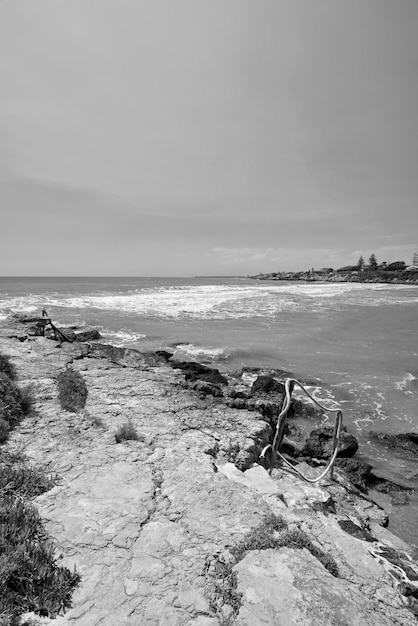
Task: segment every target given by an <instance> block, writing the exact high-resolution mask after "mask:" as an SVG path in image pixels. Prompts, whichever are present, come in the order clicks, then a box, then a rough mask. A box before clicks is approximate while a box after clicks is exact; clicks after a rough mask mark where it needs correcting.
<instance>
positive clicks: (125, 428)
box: [115, 421, 139, 443]
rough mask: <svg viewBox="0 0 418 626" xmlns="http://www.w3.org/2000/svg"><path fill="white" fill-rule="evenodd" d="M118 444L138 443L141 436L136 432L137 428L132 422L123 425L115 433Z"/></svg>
mask: <svg viewBox="0 0 418 626" xmlns="http://www.w3.org/2000/svg"><path fill="white" fill-rule="evenodd" d="M115 439H116V443H120V442H121V441H127V440H131V441H138V439H139V435H138V433H137V432H136V430H135V426H134V425H133V424H132V422H129V421H128V422H126V423H125V424H122V426H120V427H119V428H118V429H117V431H116V432H115Z"/></svg>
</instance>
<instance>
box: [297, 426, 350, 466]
mask: <svg viewBox="0 0 418 626" xmlns="http://www.w3.org/2000/svg"><path fill="white" fill-rule="evenodd" d="M333 437H334V428H333V427H332V426H323V427H322V428H316V429H315V430H313V431H312V432H311V434H310V435H309V437H308V439H307V440H306V443H305V447H304V449H303V450H302V455H304V456H311V457H315V458H316V459H328V458H330V457H331V455H332V444H333ZM357 450H358V442H357V439H356V438H355V437H354V435H352V434H350V433H347V432H346V431H345V430H344V429H342V430H341V432H340V442H339V448H338V454H337V456H338V457H351V456H353V455H354V454H355V453H356V452H357Z"/></svg>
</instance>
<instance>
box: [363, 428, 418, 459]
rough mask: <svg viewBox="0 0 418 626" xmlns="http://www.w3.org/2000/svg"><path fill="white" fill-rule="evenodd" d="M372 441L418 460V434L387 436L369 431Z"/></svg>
mask: <svg viewBox="0 0 418 626" xmlns="http://www.w3.org/2000/svg"><path fill="white" fill-rule="evenodd" d="M369 435H370V437H371V438H372V439H374V440H375V441H377V442H378V443H380V444H382V445H383V446H387V447H388V448H392V449H395V450H399V451H400V452H402V453H404V454H406V455H407V456H408V457H409V458H412V459H418V433H400V434H398V435H387V434H385V433H379V432H376V431H374V430H371V431H369Z"/></svg>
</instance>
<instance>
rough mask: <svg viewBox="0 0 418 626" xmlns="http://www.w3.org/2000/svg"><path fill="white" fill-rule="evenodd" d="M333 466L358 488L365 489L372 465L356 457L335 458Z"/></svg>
mask: <svg viewBox="0 0 418 626" xmlns="http://www.w3.org/2000/svg"><path fill="white" fill-rule="evenodd" d="M335 467H336V468H338V469H340V470H342V471H343V472H344V474H346V476H347V478H348V480H349V481H350V482H351V483H352V484H353V485H354V486H355V487H358V488H359V489H367V482H368V480H369V479H370V472H371V470H372V466H371V465H370V464H369V463H363V461H358V460H357V459H350V458H337V459H335Z"/></svg>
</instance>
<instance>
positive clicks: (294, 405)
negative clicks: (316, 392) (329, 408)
mask: <svg viewBox="0 0 418 626" xmlns="http://www.w3.org/2000/svg"><path fill="white" fill-rule="evenodd" d="M288 415H289V417H322V415H323V413H322V412H321V411H320V409H317V408H316V407H315V406H314V405H313V404H312V403H311V402H302V400H297V399H296V398H292V401H291V403H290V407H289V412H288Z"/></svg>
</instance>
